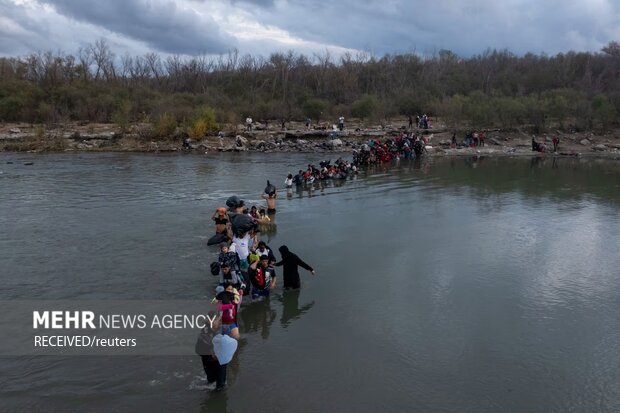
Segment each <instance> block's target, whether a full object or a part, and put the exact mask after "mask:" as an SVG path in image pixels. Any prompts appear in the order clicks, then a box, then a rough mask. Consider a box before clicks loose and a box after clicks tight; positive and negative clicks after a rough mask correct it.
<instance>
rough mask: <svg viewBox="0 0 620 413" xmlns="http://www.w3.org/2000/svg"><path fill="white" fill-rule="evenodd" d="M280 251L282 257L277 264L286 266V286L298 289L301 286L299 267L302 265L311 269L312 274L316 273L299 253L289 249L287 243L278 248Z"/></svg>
mask: <svg viewBox="0 0 620 413" xmlns="http://www.w3.org/2000/svg"><path fill="white" fill-rule="evenodd" d="M278 251H280V255H281V256H282V259H281V260H280V261H279V262H276V264H275V266H276V267H280V266H283V267H284V271H283V277H284V288H294V289H297V288H299V287H301V283H300V281H299V271H298V267H302V268H304V269H306V270H308V271H310V272H311V273H312V274H314V269H313V268H312V267H311V266H309V265H308V264H306V263H305V262H304V261H303V260H302V259H301V258H299V257H298V256H297V254H294V253H292V252H291V251H289V249H288V247H287V246H286V245H282V246H281V247H280V248H278Z"/></svg>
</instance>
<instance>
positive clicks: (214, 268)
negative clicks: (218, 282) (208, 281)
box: [211, 261, 220, 275]
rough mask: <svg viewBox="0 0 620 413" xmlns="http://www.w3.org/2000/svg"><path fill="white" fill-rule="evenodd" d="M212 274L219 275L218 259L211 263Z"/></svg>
mask: <svg viewBox="0 0 620 413" xmlns="http://www.w3.org/2000/svg"><path fill="white" fill-rule="evenodd" d="M211 274H212V275H219V274H220V263H219V262H217V261H213V262H212V263H211Z"/></svg>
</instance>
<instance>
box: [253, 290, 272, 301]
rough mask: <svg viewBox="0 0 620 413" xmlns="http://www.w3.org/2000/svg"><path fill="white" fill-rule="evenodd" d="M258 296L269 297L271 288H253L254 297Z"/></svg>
mask: <svg viewBox="0 0 620 413" xmlns="http://www.w3.org/2000/svg"><path fill="white" fill-rule="evenodd" d="M258 297H269V288H263V289H262V290H259V289H257V288H252V299H253V300H255V299H257V298H258Z"/></svg>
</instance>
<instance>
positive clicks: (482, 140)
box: [478, 131, 484, 146]
mask: <svg viewBox="0 0 620 413" xmlns="http://www.w3.org/2000/svg"><path fill="white" fill-rule="evenodd" d="M478 139H480V146H484V132H482V131H480V134H479V135H478Z"/></svg>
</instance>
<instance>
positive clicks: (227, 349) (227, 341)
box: [213, 334, 238, 366]
mask: <svg viewBox="0 0 620 413" xmlns="http://www.w3.org/2000/svg"><path fill="white" fill-rule="evenodd" d="M237 344H238V343H237V340H235V339H234V338H232V337H230V336H227V335H221V334H218V335H216V336H215V337H213V352H214V353H215V357H217V361H218V362H219V363H220V366H223V365H224V364H228V363H230V361H231V360H232V358H233V356H234V355H235V351H237Z"/></svg>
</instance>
